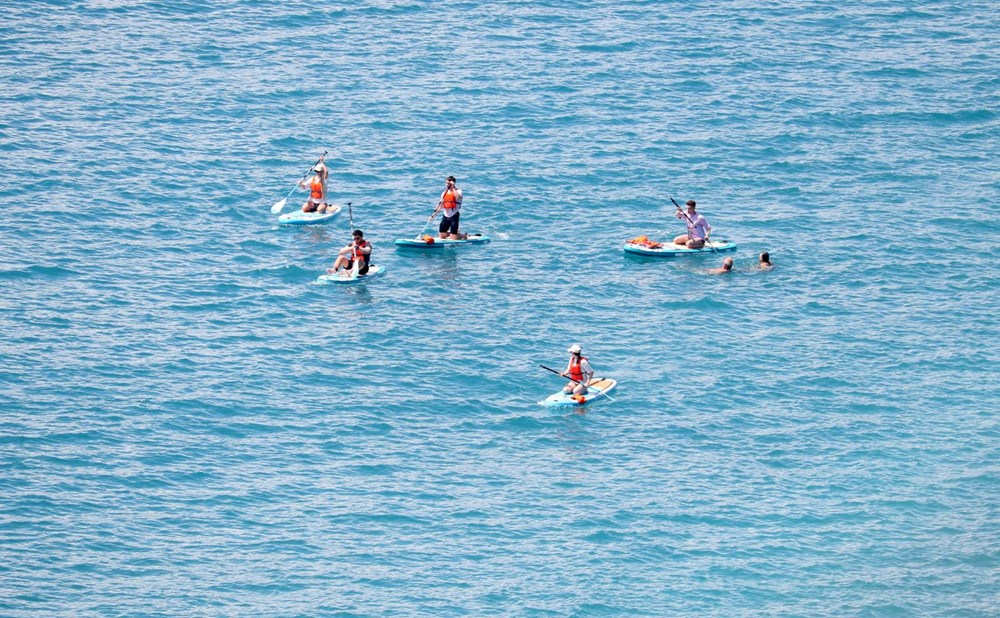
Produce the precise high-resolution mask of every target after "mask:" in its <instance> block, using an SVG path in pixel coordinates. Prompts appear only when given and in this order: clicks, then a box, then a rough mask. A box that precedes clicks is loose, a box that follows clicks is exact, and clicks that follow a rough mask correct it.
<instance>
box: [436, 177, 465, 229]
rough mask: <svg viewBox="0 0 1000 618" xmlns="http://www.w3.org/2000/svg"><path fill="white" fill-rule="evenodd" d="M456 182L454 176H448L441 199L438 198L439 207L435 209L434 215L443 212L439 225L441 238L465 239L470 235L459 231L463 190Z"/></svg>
mask: <svg viewBox="0 0 1000 618" xmlns="http://www.w3.org/2000/svg"><path fill="white" fill-rule="evenodd" d="M456 182H457V181H456V180H455V177H454V176H448V178H447V179H445V188H444V191H443V192H442V193H441V199H440V200H438V203H437V207H436V208H435V209H434V215H436V214H438V211H442V212H443V214H442V216H441V225H440V226H439V227H438V232H439V233H440V236H441V238H451V239H453V240H464V239H466V238H468V237H469V235H468V234H466V233H464V232H459V231H458V218H459V216H460V215H461V212H459V211H461V210H462V190H461V189H459V188H458V186H456V184H455V183H456ZM434 215H431V216H434Z"/></svg>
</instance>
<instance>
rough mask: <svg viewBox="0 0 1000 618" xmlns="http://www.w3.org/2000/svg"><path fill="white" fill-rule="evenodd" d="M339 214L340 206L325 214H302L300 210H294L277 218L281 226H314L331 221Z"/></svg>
mask: <svg viewBox="0 0 1000 618" xmlns="http://www.w3.org/2000/svg"><path fill="white" fill-rule="evenodd" d="M339 214H340V206H334V207H333V208H332V209H331V210H327V211H326V212H302V211H301V210H295V211H292V212H286V213H285V214H283V215H281V216H280V217H278V223H280V224H281V225H316V224H317V223H326V222H327V221H332V220H333V218H334V217H336V216H337V215H339Z"/></svg>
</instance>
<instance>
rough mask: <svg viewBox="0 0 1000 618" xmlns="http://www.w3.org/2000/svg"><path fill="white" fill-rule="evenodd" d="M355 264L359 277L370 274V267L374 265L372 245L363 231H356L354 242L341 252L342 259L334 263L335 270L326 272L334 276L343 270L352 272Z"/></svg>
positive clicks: (339, 258)
mask: <svg viewBox="0 0 1000 618" xmlns="http://www.w3.org/2000/svg"><path fill="white" fill-rule="evenodd" d="M355 263H356V264H357V266H358V275H359V276H360V275H366V274H368V266H369V265H370V264H371V263H372V244H371V243H370V242H368V241H367V240H365V234H364V232H362V231H361V230H354V240H353V241H351V244H349V245H347V246H346V247H344V248H343V249H341V250H340V257H338V258H337V261H335V262H334V263H333V268H331V269H329V270H327V271H326V272H327V273H331V274H332V273H335V272H337V271H338V270H340V269H341V268H343V269H345V270H347V271H350V270H352V269H353V268H354V266H355Z"/></svg>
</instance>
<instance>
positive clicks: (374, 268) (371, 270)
mask: <svg viewBox="0 0 1000 618" xmlns="http://www.w3.org/2000/svg"><path fill="white" fill-rule="evenodd" d="M384 274H385V266H380V265H379V264H372V265H371V266H369V267H368V274H366V275H358V276H355V275H354V271H349V270H342V271H340V272H338V273H334V274H332V275H320V276H319V277H317V278H316V281H315V283H316V285H326V284H328V283H340V284H349V283H361V282H363V281H368V280H369V279H374V278H376V277H381V276H382V275H384Z"/></svg>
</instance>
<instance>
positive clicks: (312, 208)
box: [299, 159, 332, 212]
mask: <svg viewBox="0 0 1000 618" xmlns="http://www.w3.org/2000/svg"><path fill="white" fill-rule="evenodd" d="M313 171H314V172H316V175H315V176H313V177H312V178H310V179H309V180H305V179H303V180H302V182H300V183H299V186H300V187H302V188H303V189H306V190H307V191H309V198H308V199H307V200H306V203H305V204H303V205H302V212H326V211H327V209H328V208H332V207H331V206H330V204H328V203H327V201H326V179H327V177H328V176H329V175H330V170H328V169H327V167H326V164H324V163H323V161H322V159H321V160H320V162H319V163H317V164H316V167H314V168H313Z"/></svg>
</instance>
